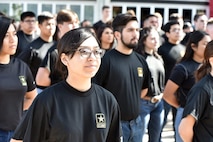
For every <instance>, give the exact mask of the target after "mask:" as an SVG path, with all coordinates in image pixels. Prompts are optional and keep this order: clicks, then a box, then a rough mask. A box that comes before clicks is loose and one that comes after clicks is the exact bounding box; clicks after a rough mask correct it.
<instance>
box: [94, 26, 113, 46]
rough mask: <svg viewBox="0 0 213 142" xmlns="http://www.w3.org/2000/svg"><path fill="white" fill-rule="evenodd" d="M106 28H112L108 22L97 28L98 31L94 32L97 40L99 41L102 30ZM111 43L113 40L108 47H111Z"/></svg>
mask: <svg viewBox="0 0 213 142" xmlns="http://www.w3.org/2000/svg"><path fill="white" fill-rule="evenodd" d="M106 28H110V29H112V26H111V25H110V24H104V25H103V26H101V27H100V28H98V31H97V33H96V36H97V38H98V40H99V42H101V37H102V34H103V32H104V30H105V29H106ZM112 30H113V29H112ZM113 44H114V42H112V43H111V45H110V48H112V46H113Z"/></svg>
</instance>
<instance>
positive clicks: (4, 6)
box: [0, 3, 9, 15]
mask: <svg viewBox="0 0 213 142" xmlns="http://www.w3.org/2000/svg"><path fill="white" fill-rule="evenodd" d="M0 11H1V12H3V13H4V14H6V15H9V4H6V3H1V4H0Z"/></svg>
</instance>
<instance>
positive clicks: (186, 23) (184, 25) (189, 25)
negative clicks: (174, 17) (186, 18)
mask: <svg viewBox="0 0 213 142" xmlns="http://www.w3.org/2000/svg"><path fill="white" fill-rule="evenodd" d="M190 27H192V24H191V23H190V22H184V24H183V29H187V28H190Z"/></svg>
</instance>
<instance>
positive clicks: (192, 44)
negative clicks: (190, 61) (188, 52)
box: [191, 43, 197, 51]
mask: <svg viewBox="0 0 213 142" xmlns="http://www.w3.org/2000/svg"><path fill="white" fill-rule="evenodd" d="M191 48H192V50H193V51H195V50H197V46H196V45H195V44H194V43H191Z"/></svg>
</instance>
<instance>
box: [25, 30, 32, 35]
mask: <svg viewBox="0 0 213 142" xmlns="http://www.w3.org/2000/svg"><path fill="white" fill-rule="evenodd" d="M23 32H24V34H26V35H33V34H34V31H31V32H27V31H23Z"/></svg>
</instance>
